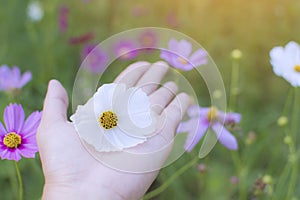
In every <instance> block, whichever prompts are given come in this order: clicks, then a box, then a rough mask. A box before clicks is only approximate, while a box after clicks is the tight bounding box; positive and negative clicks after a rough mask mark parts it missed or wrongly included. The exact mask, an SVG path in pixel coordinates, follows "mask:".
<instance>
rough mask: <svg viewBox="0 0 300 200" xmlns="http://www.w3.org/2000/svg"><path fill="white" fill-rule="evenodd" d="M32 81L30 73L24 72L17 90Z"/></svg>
mask: <svg viewBox="0 0 300 200" xmlns="http://www.w3.org/2000/svg"><path fill="white" fill-rule="evenodd" d="M31 79H32V75H31V72H25V73H24V74H23V75H22V77H21V79H20V80H19V83H18V88H22V87H23V86H24V85H26V84H27V83H28V82H29V81H30V80H31Z"/></svg>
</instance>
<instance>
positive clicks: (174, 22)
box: [166, 12, 179, 28]
mask: <svg viewBox="0 0 300 200" xmlns="http://www.w3.org/2000/svg"><path fill="white" fill-rule="evenodd" d="M166 22H167V24H168V25H169V26H171V27H172V28H178V27H179V21H178V16H177V15H176V13H174V12H170V13H169V14H168V15H167V17H166Z"/></svg>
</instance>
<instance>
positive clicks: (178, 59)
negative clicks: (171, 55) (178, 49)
mask: <svg viewBox="0 0 300 200" xmlns="http://www.w3.org/2000/svg"><path fill="white" fill-rule="evenodd" d="M177 61H178V62H180V63H181V64H183V65H186V64H188V61H187V60H186V59H184V58H182V57H178V58H177Z"/></svg>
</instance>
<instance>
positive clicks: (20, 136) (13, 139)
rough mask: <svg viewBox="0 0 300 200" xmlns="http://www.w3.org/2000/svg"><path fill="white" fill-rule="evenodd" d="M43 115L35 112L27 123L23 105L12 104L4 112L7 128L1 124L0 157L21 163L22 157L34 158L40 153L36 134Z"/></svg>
mask: <svg viewBox="0 0 300 200" xmlns="http://www.w3.org/2000/svg"><path fill="white" fill-rule="evenodd" d="M41 116H42V113H41V112H39V111H35V112H33V113H32V114H31V115H29V117H28V118H27V119H26V121H25V113H24V110H23V107H22V105H18V104H10V105H9V106H7V107H6V108H5V110H4V123H5V127H6V128H4V126H3V125H2V123H1V122H0V157H1V159H8V160H15V161H19V160H20V159H21V156H23V157H25V158H34V156H35V153H36V152H37V151H38V147H37V143H36V139H35V136H36V132H37V128H38V126H39V123H40V120H41Z"/></svg>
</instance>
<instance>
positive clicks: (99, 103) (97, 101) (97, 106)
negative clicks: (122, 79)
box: [94, 83, 126, 117]
mask: <svg viewBox="0 0 300 200" xmlns="http://www.w3.org/2000/svg"><path fill="white" fill-rule="evenodd" d="M125 90H126V85H125V84H116V83H111V84H104V85H102V86H101V87H100V88H98V90H97V92H96V93H95V94H94V111H95V115H96V116H97V117H98V116H99V115H100V114H101V113H103V112H104V111H107V110H111V109H112V108H113V99H117V98H118V96H119V95H120V94H124V93H125Z"/></svg>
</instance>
